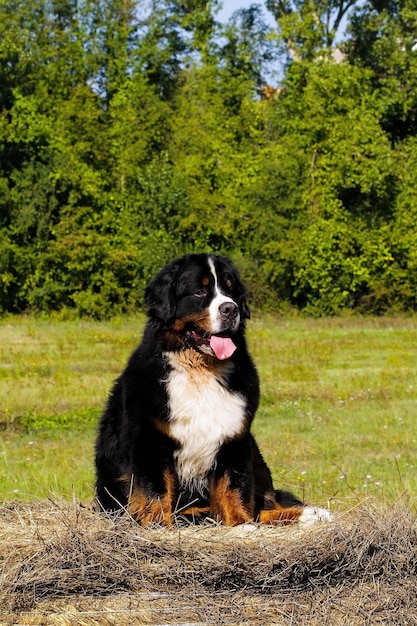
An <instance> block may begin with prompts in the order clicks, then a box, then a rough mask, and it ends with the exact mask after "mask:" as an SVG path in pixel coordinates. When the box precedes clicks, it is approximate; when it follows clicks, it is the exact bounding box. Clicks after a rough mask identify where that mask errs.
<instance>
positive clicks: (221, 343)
mask: <svg viewBox="0 0 417 626" xmlns="http://www.w3.org/2000/svg"><path fill="white" fill-rule="evenodd" d="M210 347H211V349H212V350H213V352H214V354H215V355H216V357H217V358H218V359H220V360H221V361H224V360H225V359H228V358H229V357H231V356H232V354H233V352H234V351H235V350H236V346H235V344H234V343H233V341H232V340H231V339H230V338H229V337H216V336H215V335H212V336H211V337H210Z"/></svg>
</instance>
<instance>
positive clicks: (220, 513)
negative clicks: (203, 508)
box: [210, 476, 253, 526]
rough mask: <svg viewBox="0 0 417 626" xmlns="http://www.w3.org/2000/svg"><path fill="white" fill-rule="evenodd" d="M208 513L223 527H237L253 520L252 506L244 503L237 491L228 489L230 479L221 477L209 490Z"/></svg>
mask: <svg viewBox="0 0 417 626" xmlns="http://www.w3.org/2000/svg"><path fill="white" fill-rule="evenodd" d="M210 512H211V515H212V516H213V518H214V519H216V520H217V521H219V522H222V524H224V525H225V526H237V525H238V524H243V523H244V522H249V521H251V520H253V505H252V503H245V502H243V501H242V497H241V495H240V493H239V491H238V490H237V489H231V488H230V477H229V476H222V478H220V479H219V480H216V481H214V483H213V485H212V486H211V489H210Z"/></svg>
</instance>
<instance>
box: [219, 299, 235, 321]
mask: <svg viewBox="0 0 417 626" xmlns="http://www.w3.org/2000/svg"><path fill="white" fill-rule="evenodd" d="M219 311H220V315H221V317H222V319H224V320H234V319H236V317H237V314H238V313H239V308H238V306H237V304H235V303H234V302H222V304H221V305H220V306H219Z"/></svg>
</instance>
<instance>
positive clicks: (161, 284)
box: [145, 259, 180, 322]
mask: <svg viewBox="0 0 417 626" xmlns="http://www.w3.org/2000/svg"><path fill="white" fill-rule="evenodd" d="M179 270H180V262H179V260H178V259H176V260H175V261H171V263H169V264H168V265H166V266H165V267H164V268H163V269H162V270H161V271H160V272H159V273H158V274H157V275H156V276H155V278H153V279H152V281H151V282H150V283H149V285H148V286H147V287H146V289H145V304H146V306H147V307H148V315H150V316H151V317H157V318H159V319H160V320H162V321H163V322H168V321H169V320H171V319H173V318H174V317H175V310H176V298H175V292H176V287H177V280H178V274H179Z"/></svg>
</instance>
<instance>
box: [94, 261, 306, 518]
mask: <svg viewBox="0 0 417 626" xmlns="http://www.w3.org/2000/svg"><path fill="white" fill-rule="evenodd" d="M145 302H146V305H147V308H148V315H149V320H148V323H147V325H146V328H145V331H144V335H143V339H142V342H141V343H140V345H139V346H138V347H137V348H136V350H135V351H134V352H133V354H132V356H131V357H130V359H129V362H128V364H127V367H126V369H125V370H124V372H123V373H122V374H121V376H120V377H119V378H118V379H117V381H116V382H115V385H114V387H113V390H112V392H111V394H110V397H109V400H108V404H107V407H106V409H105V411H104V413H103V415H102V418H101V422H100V427H99V434H98V438H97V443H96V470H97V483H96V488H97V498H98V501H99V502H100V505H101V507H102V508H104V509H109V510H115V509H119V508H127V509H128V511H129V512H130V513H131V515H132V516H133V517H134V518H135V519H137V521H138V522H140V523H142V524H147V523H149V522H157V523H165V524H171V523H172V521H173V519H174V518H175V516H176V515H185V516H190V517H191V518H192V519H200V518H201V517H204V516H210V517H212V518H214V519H216V520H218V521H221V522H223V523H224V524H227V525H236V524H240V523H243V522H247V521H261V522H264V523H286V522H288V521H291V520H296V519H298V518H299V517H300V515H301V513H302V511H303V508H302V504H301V502H300V501H299V500H298V499H297V498H295V497H294V496H293V495H292V494H289V493H287V492H284V491H276V490H275V489H274V487H273V484H272V479H271V474H270V471H269V469H268V467H267V465H266V463H265V461H264V460H263V458H262V455H261V453H260V451H259V448H258V446H257V444H256V442H255V439H254V437H253V436H252V434H251V432H250V427H251V423H252V420H253V418H254V415H255V412H256V409H257V407H258V402H259V381H258V375H257V372H256V369H255V366H254V364H253V362H252V359H251V357H250V355H249V353H248V350H247V346H246V340H245V322H246V320H247V319H248V318H249V316H250V314H249V309H248V306H247V302H246V294H245V289H244V287H243V285H242V283H241V280H240V278H239V275H238V273H237V270H236V268H235V267H234V266H233V264H232V263H231V262H230V261H229V260H228V259H227V258H225V257H220V256H214V255H207V254H195V255H186V256H184V257H182V258H179V259H176V260H174V261H172V262H171V263H169V264H168V265H167V266H166V267H165V268H164V269H162V271H161V272H160V273H159V274H158V275H157V276H156V277H155V278H154V280H153V281H152V282H151V283H150V285H149V286H148V288H147V289H146V292H145ZM213 336H214V339H213ZM230 340H232V341H233V344H234V346H235V351H234V352H233V354H230V355H229V354H227V356H224V355H223V354H220V352H219V350H220V349H219V348H217V347H216V345H215V343H214V342H215V341H217V344H219V343H220V347H221V349H223V347H224V348H225V349H230V347H232V349H233V344H232V343H231V341H230ZM200 391H201V394H202V396H201V397H200ZM204 394H205V395H204ZM211 408H213V411H212V412H211ZM223 411H224V415H223ZM206 437H207V446H206V442H205V441H204V440H205V438H206Z"/></svg>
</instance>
